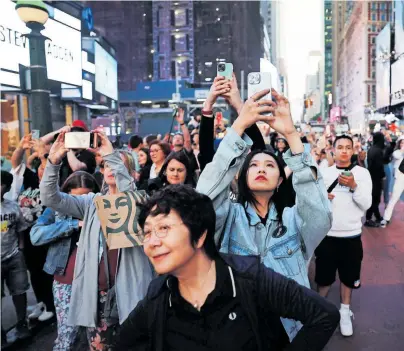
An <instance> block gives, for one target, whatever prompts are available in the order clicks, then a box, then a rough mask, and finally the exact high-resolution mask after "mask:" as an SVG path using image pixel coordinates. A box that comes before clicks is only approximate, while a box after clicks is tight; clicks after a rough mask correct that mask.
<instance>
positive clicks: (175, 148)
mask: <svg viewBox="0 0 404 351" xmlns="http://www.w3.org/2000/svg"><path fill="white" fill-rule="evenodd" d="M182 148H183V147H182V146H174V148H173V149H174V151H175V152H178V151H181V150H182Z"/></svg>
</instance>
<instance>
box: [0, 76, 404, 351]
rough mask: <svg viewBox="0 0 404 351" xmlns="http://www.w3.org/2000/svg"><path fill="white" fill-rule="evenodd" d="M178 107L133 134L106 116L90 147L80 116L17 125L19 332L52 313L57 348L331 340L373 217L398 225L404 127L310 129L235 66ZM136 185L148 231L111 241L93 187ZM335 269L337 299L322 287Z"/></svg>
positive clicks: (8, 244)
mask: <svg viewBox="0 0 404 351" xmlns="http://www.w3.org/2000/svg"><path fill="white" fill-rule="evenodd" d="M268 93H271V96H272V99H271V100H265V98H264V97H265V96H266V95H267V94H268ZM219 97H222V98H224V99H226V101H227V102H228V104H229V105H230V106H231V108H232V109H234V111H235V112H236V114H237V116H238V117H237V118H236V119H235V121H234V122H233V124H232V125H231V126H230V125H229V121H227V120H225V119H224V118H222V116H221V114H218V115H215V103H216V101H217V99H218V98H219ZM174 118H175V119H176V121H177V123H178V125H179V127H180V132H179V133H176V134H175V135H171V134H170V133H167V135H165V136H164V137H162V136H157V135H150V136H147V137H145V138H141V137H140V136H138V135H133V136H132V137H131V138H130V140H129V144H128V145H127V147H124V148H117V147H114V145H113V144H112V143H111V141H110V140H109V139H108V137H107V136H106V134H105V133H104V131H103V128H97V129H95V130H94V131H92V132H93V133H94V134H95V135H97V137H98V138H97V139H98V144H96V145H93V148H88V149H68V148H66V146H65V137H66V134H67V133H71V132H88V131H89V130H88V127H87V126H86V125H85V124H84V123H83V122H82V121H75V122H74V123H73V125H72V126H66V127H63V128H61V129H60V130H57V131H55V132H53V133H51V134H48V135H45V136H42V137H41V138H40V139H33V137H32V135H31V134H29V135H26V136H24V137H23V138H22V139H21V141H20V143H19V145H18V147H17V149H16V150H15V151H14V153H13V155H12V159H11V165H12V169H11V171H10V172H8V171H5V170H2V171H1V230H2V236H1V247H2V251H1V263H2V264H1V266H2V267H1V269H2V297H3V296H4V285H6V286H7V288H8V291H9V294H10V295H11V296H12V300H13V303H14V306H15V310H16V314H17V319H18V321H17V325H16V327H15V331H16V337H17V338H18V339H26V338H29V337H30V336H31V330H30V328H29V325H30V324H29V323H30V322H29V321H31V322H32V321H33V320H35V321H37V322H39V323H40V322H44V321H47V320H49V319H52V318H55V317H56V320H57V337H56V340H55V342H54V347H53V350H55V351H56V350H79V349H80V347H84V349H87V350H88V349H90V350H94V351H96V350H97V351H102V350H132V349H133V350H208V349H210V350H212V349H213V350H218V349H223V350H230V349H231V350H263V349H268V350H322V349H323V348H324V346H325V345H326V344H327V342H328V341H329V339H330V338H331V336H332V335H333V333H334V331H335V329H336V328H337V326H338V324H339V326H340V332H341V334H342V335H344V336H350V335H352V334H353V326H352V318H353V312H352V310H351V306H350V303H351V296H352V292H353V290H355V289H358V288H359V287H360V285H361V283H360V272H361V264H362V258H363V248H362V241H361V233H362V226H363V223H362V218H363V217H364V216H365V215H366V221H365V223H364V225H365V226H369V227H379V226H381V227H386V226H387V225H389V223H390V221H391V218H392V214H393V211H394V207H395V205H396V204H397V202H398V201H399V199H400V196H401V195H402V193H403V190H404V169H403V168H404V166H403V156H404V137H401V138H398V139H397V140H394V139H395V138H394V136H391V135H390V134H389V133H388V132H387V131H384V132H377V133H373V134H372V135H370V136H369V138H365V137H364V136H362V135H349V134H344V135H335V134H330V135H327V134H326V133H324V134H323V135H318V134H316V133H311V132H309V133H302V132H300V131H299V130H298V129H297V128H296V126H295V125H294V123H293V120H292V116H291V114H290V106H289V102H288V100H287V99H286V98H285V97H284V96H282V95H281V94H279V93H277V92H276V91H275V90H273V89H272V90H264V91H261V92H259V93H257V94H255V95H254V96H252V97H251V98H249V99H248V100H247V101H245V102H244V101H242V99H241V97H240V93H239V90H238V85H237V81H236V78H235V77H234V76H233V79H231V80H227V79H225V78H224V77H219V76H218V77H216V78H215V80H214V82H213V84H212V86H211V88H210V91H209V94H208V97H207V99H206V101H205V102H204V104H203V109H202V110H201V111H197V112H196V113H195V114H194V116H192V118H190V119H188V118H186V116H185V111H184V110H183V109H182V108H176V110H175V116H174ZM27 151H28V152H29V157H27V158H26V159H24V155H25V154H26V152H27ZM128 192H130V193H132V194H133V196H134V198H135V199H136V207H137V209H139V211H138V210H137V209H136V211H135V213H136V218H135V221H136V222H137V223H138V227H136V228H138V231H137V232H136V233H135V235H136V236H137V242H139V243H140V244H134V245H133V246H131V247H124V248H110V247H108V243H107V240H106V238H105V235H104V233H103V231H102V228H101V227H102V225H101V220H102V218H99V214H98V212H97V206H96V200H97V198H99V197H100V196H104V195H111V196H113V195H117V194H120V193H128ZM382 193H383V195H384V196H383V198H384V203H385V205H386V208H385V211H384V215H383V216H382V215H381V213H380V210H379V208H380V202H381V198H382ZM117 220H120V219H117ZM312 259H313V261H314V262H315V283H316V285H317V291H314V290H312V289H311V288H310V287H311V285H310V281H309V276H308V267H309V264H310V261H311V260H312ZM28 272H29V277H28ZM337 272H338V275H339V280H340V285H341V287H340V289H341V306H340V308H339V311H338V308H337V307H336V306H334V305H333V304H332V303H331V302H329V301H328V300H327V299H326V298H327V294H328V291H329V290H330V287H331V285H332V284H333V283H334V281H335V279H336V273H337ZM30 285H31V286H32V288H33V291H34V294H35V297H36V299H37V304H36V305H35V306H32V307H31V308H28V310H29V313H27V291H28V289H29V287H30ZM8 339H10V338H9V335H7V334H6V332H5V331H4V330H3V329H2V345H3V344H6V343H7V340H8Z"/></svg>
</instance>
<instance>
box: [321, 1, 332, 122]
mask: <svg viewBox="0 0 404 351" xmlns="http://www.w3.org/2000/svg"><path fill="white" fill-rule="evenodd" d="M332 10H333V2H332V1H329V0H326V1H325V2H324V97H323V104H324V106H325V107H326V108H327V110H325V111H326V116H325V117H329V116H328V115H329V110H330V108H329V107H330V106H329V104H328V102H329V101H328V96H329V95H330V94H332V73H333V69H332V33H333V30H332V26H333V13H332Z"/></svg>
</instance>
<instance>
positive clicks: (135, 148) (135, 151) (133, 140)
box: [128, 135, 144, 173]
mask: <svg viewBox="0 0 404 351" xmlns="http://www.w3.org/2000/svg"><path fill="white" fill-rule="evenodd" d="M128 146H129V149H130V150H131V152H132V156H133V159H134V160H135V171H136V173H139V172H140V164H139V151H140V150H141V149H143V148H144V144H143V139H142V138H141V137H140V136H139V135H132V136H131V137H130V139H129V145H128Z"/></svg>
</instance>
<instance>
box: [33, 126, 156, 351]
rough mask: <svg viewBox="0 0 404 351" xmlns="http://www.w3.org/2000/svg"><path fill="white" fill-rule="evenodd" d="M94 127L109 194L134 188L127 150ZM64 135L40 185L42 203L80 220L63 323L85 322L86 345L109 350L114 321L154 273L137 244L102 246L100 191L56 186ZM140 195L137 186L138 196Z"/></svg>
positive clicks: (125, 312)
mask: <svg viewBox="0 0 404 351" xmlns="http://www.w3.org/2000/svg"><path fill="white" fill-rule="evenodd" d="M95 133H96V134H97V135H98V138H99V140H100V142H101V146H100V147H99V148H98V149H97V152H98V153H99V154H100V155H101V156H102V157H103V160H104V162H105V165H104V182H105V184H106V186H107V192H108V194H110V195H114V194H118V193H120V192H124V191H135V190H136V187H135V185H134V179H133V177H131V176H130V174H132V171H133V169H132V168H131V166H130V165H131V164H132V165H133V164H134V162H129V157H130V155H129V154H128V153H119V152H118V151H114V149H113V147H112V144H111V142H110V141H109V140H108V137H107V136H106V135H105V134H104V133H103V132H102V131H101V130H96V131H95ZM64 138H65V134H64V133H61V134H60V135H59V136H58V138H57V140H56V142H55V143H54V144H53V146H52V149H51V151H50V153H49V157H48V163H47V165H46V168H45V173H44V176H43V179H42V182H41V185H40V188H41V199H42V202H43V204H44V205H46V206H48V207H50V208H52V209H53V210H55V211H58V212H59V213H61V214H64V215H67V216H72V217H73V218H77V219H79V220H81V221H83V227H82V229H81V234H80V239H79V242H78V249H77V255H76V263H75V268H74V277H73V282H72V295H71V302H70V311H69V319H68V324H69V325H74V326H84V327H87V337H88V342H89V346H90V350H97V351H100V350H101V351H102V350H113V349H114V344H115V342H116V338H115V335H116V332H117V329H118V325H119V323H122V322H123V321H124V320H125V319H126V318H127V316H128V314H129V313H130V311H131V310H132V309H133V308H134V307H135V306H136V304H137V303H138V302H139V301H140V300H141V299H142V298H143V297H144V296H145V294H146V290H147V286H148V284H149V283H150V281H151V279H152V275H153V273H152V269H151V266H150V264H149V261H148V259H147V257H146V256H145V255H144V252H143V248H142V247H141V246H139V245H138V246H134V247H129V248H124V249H115V250H109V249H107V247H106V244H105V240H104V236H103V233H102V231H101V224H100V219H99V217H98V215H97V209H96V206H95V204H94V199H95V198H96V196H100V195H101V194H94V193H89V194H86V195H70V194H65V193H62V192H60V190H59V187H58V178H59V169H60V167H61V161H62V159H63V157H64V156H65V155H66V153H67V152H68V150H67V149H66V148H65V144H64ZM142 196H143V195H142V194H141V193H139V192H137V197H142ZM123 230H125V228H124V229H123ZM108 272H110V273H109V274H108Z"/></svg>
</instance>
